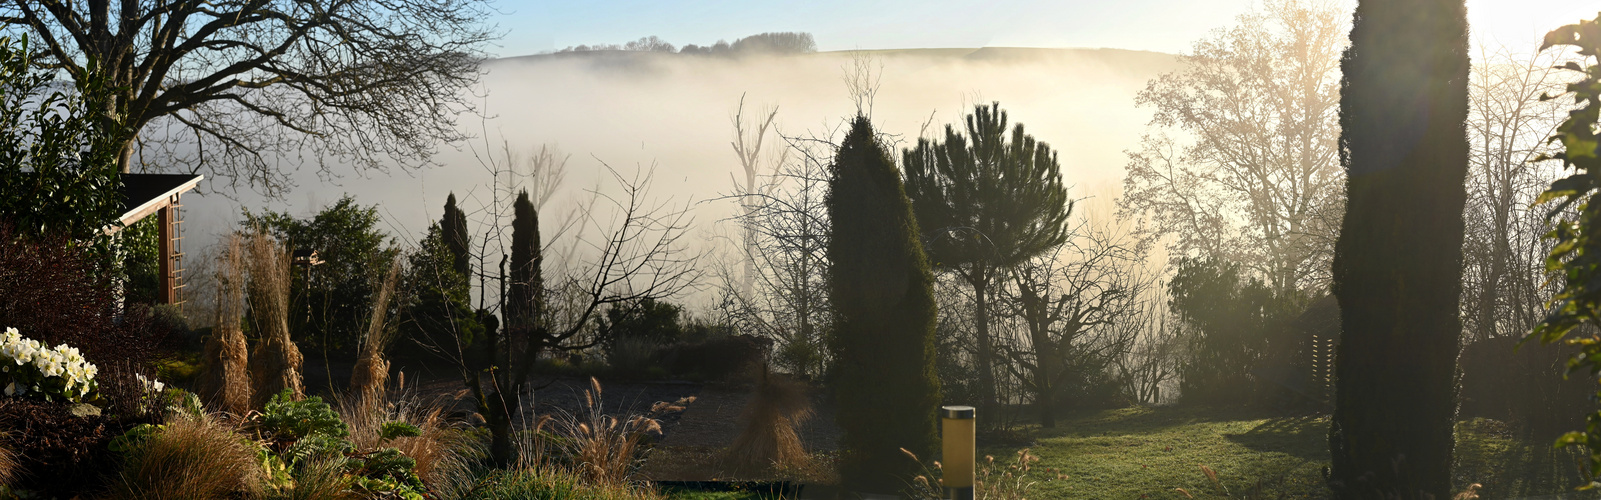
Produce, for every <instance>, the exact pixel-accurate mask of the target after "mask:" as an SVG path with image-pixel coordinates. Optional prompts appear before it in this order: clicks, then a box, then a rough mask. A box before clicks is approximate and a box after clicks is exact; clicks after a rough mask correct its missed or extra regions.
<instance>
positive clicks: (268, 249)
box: [246, 233, 306, 407]
mask: <svg viewBox="0 0 1601 500" xmlns="http://www.w3.org/2000/svg"><path fill="white" fill-rule="evenodd" d="M246 250H247V254H248V255H249V257H250V260H249V262H250V287H249V288H250V312H251V317H252V318H253V319H255V321H256V331H257V332H258V333H260V334H261V342H260V343H257V344H256V350H255V351H254V352H251V353H250V376H251V392H253V393H254V399H255V400H256V401H255V403H256V404H255V405H253V406H257V407H260V406H262V405H265V404H267V401H268V400H269V399H271V398H273V397H275V395H276V394H278V393H279V392H280V391H284V390H287V391H289V394H290V397H291V398H292V399H296V400H298V399H301V398H304V397H305V395H306V393H305V390H304V388H302V387H301V384H300V368H301V362H302V361H303V358H302V357H301V355H300V348H298V347H295V342H294V341H293V340H291V339H290V338H289V282H290V279H289V252H287V251H285V250H284V247H283V245H280V244H279V243H278V242H277V241H276V240H273V239H272V237H271V236H267V235H266V234H264V233H257V234H256V235H255V236H253V237H251V239H250V243H249V245H248V246H247V248H246Z"/></svg>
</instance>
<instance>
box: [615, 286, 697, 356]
mask: <svg viewBox="0 0 1601 500" xmlns="http://www.w3.org/2000/svg"><path fill="white" fill-rule="evenodd" d="M681 313H683V308H682V307H679V306H677V305H674V304H672V303H669V302H665V301H657V300H655V299H652V298H649V297H646V298H643V299H640V300H637V301H631V302H623V303H617V304H613V305H612V306H611V307H610V308H607V309H606V315H605V317H603V318H597V320H596V323H598V326H599V332H600V336H601V339H602V340H601V346H602V347H603V348H604V349H605V350H606V355H607V357H608V358H610V359H612V361H617V360H618V358H617V356H618V354H619V353H618V351H619V350H621V349H625V348H626V347H623V346H627V345H644V346H658V347H659V346H664V345H667V344H670V343H673V342H675V341H677V340H679V339H680V338H682V337H683V336H684V328H683V326H682V325H680V324H679V321H678V317H679V315H680V314H681ZM614 364H615V363H614Z"/></svg>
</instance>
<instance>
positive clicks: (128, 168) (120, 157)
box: [117, 137, 135, 174]
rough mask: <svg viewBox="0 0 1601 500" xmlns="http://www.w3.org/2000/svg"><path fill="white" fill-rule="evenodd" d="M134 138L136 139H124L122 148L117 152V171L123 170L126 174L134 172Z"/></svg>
mask: <svg viewBox="0 0 1601 500" xmlns="http://www.w3.org/2000/svg"><path fill="white" fill-rule="evenodd" d="M134 139H135V138H134V137H129V138H128V139H127V140H126V141H123V143H122V150H121V151H119V152H117V171H118V172H121V173H124V174H130V173H133V147H134Z"/></svg>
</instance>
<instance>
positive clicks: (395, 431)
mask: <svg viewBox="0 0 1601 500" xmlns="http://www.w3.org/2000/svg"><path fill="white" fill-rule="evenodd" d="M421 435H422V429H418V428H417V426H415V425H412V424H410V423H408V422H400V421H394V422H384V424H383V425H382V426H380V427H379V428H378V437H379V438H381V439H383V440H384V441H389V440H391V439H395V438H402V437H417V436H421Z"/></svg>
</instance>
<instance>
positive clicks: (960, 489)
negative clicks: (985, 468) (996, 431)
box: [939, 406, 977, 500]
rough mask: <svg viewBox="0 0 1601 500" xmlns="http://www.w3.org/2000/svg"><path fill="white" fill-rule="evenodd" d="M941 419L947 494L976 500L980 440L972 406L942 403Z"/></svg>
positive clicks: (949, 497)
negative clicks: (976, 463)
mask: <svg viewBox="0 0 1601 500" xmlns="http://www.w3.org/2000/svg"><path fill="white" fill-rule="evenodd" d="M939 413H940V420H941V421H942V423H943V424H944V425H943V426H942V427H943V428H944V436H943V437H942V439H941V440H942V442H943V445H944V458H945V461H944V463H943V464H942V465H943V467H942V470H943V471H944V478H945V479H944V483H945V498H948V499H950V500H973V463H974V459H975V448H977V442H976V437H975V435H974V434H975V430H976V429H975V428H976V425H975V424H976V423H977V422H976V420H974V418H973V417H974V415H973V414H974V409H973V407H971V406H941V407H940V409H939Z"/></svg>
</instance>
